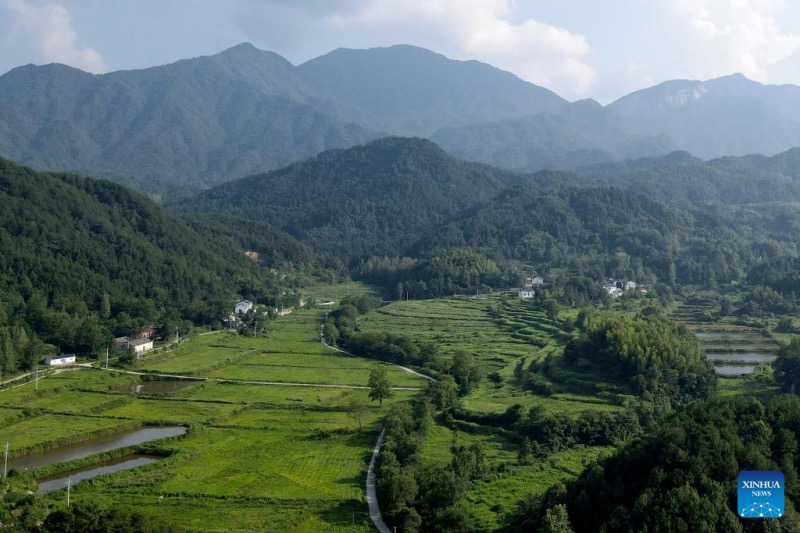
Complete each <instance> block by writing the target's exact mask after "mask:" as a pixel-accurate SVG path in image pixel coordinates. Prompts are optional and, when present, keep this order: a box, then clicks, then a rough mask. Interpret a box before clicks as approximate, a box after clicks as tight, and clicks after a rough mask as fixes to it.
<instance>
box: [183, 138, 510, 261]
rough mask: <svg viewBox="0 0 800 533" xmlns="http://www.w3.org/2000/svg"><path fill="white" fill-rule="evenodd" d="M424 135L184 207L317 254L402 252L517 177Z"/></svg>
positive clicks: (355, 151) (208, 195) (329, 157)
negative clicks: (248, 223)
mask: <svg viewBox="0 0 800 533" xmlns="http://www.w3.org/2000/svg"><path fill="white" fill-rule="evenodd" d="M520 180H521V178H520V177H519V176H517V175H515V174H512V173H509V172H506V171H502V170H499V169H496V168H492V167H487V166H485V165H477V164H471V163H464V162H463V161H460V160H458V159H455V158H454V157H452V156H449V155H447V154H446V153H445V152H444V151H443V150H442V149H441V148H439V147H438V146H436V145H435V144H433V143H431V142H430V141H426V140H423V139H407V138H400V137H389V138H385V139H380V140H378V141H373V142H371V143H368V144H366V145H363V146H358V147H355V148H351V149H347V150H333V151H329V152H325V153H323V154H321V155H319V156H317V157H315V158H312V159H310V160H308V161H304V162H302V163H297V164H294V165H291V166H289V167H286V168H283V169H281V170H277V171H274V172H270V173H268V174H264V175H258V176H252V177H249V178H245V179H242V180H237V181H235V182H233V183H229V184H226V185H224V186H220V187H216V188H214V189H212V190H209V191H206V192H204V193H203V194H201V195H199V196H198V197H197V198H195V199H192V200H190V201H187V202H184V203H182V204H180V205H179V206H178V207H179V208H180V209H181V210H184V211H191V212H209V211H219V212H224V213H231V214H236V215H238V216H241V217H245V218H251V219H255V220H263V221H267V222H269V223H271V224H274V225H275V226H277V227H279V228H281V229H283V230H285V231H287V232H289V233H290V234H292V235H294V236H295V237H297V238H299V239H301V240H302V241H303V242H305V243H306V244H308V245H309V246H310V247H311V248H312V249H313V250H314V251H315V252H316V253H319V254H323V255H324V256H326V257H328V258H329V259H330V258H335V259H338V260H344V261H349V260H350V259H351V258H353V257H356V256H359V255H362V254H376V255H377V254H388V255H398V254H402V253H403V251H404V250H405V248H406V247H407V246H408V245H410V244H411V243H412V242H413V241H414V240H415V239H416V238H417V237H418V236H419V235H421V234H422V233H423V232H425V231H428V230H429V229H430V228H432V227H435V226H436V225H438V224H442V223H444V222H447V221H448V220H449V219H450V218H452V217H453V216H455V215H456V214H458V213H460V212H462V211H463V210H465V209H467V208H469V207H472V206H474V205H477V204H478V203H480V202H485V201H488V200H490V199H491V198H492V197H494V195H496V194H497V193H498V192H500V191H501V190H503V189H504V188H506V187H508V186H509V185H511V184H513V183H515V182H519V181H520Z"/></svg>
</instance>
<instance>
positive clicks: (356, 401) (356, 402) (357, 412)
mask: <svg viewBox="0 0 800 533" xmlns="http://www.w3.org/2000/svg"><path fill="white" fill-rule="evenodd" d="M347 411H348V413H349V414H350V417H351V418H352V419H353V420H355V421H356V422H358V431H359V432H360V431H361V426H362V424H363V422H364V418H366V416H367V414H368V413H369V406H368V405H367V404H365V403H364V402H363V401H362V400H361V399H360V398H358V397H353V398H352V399H351V400H350V403H349V404H348V406H347Z"/></svg>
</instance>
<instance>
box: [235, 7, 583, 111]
mask: <svg viewBox="0 0 800 533" xmlns="http://www.w3.org/2000/svg"><path fill="white" fill-rule="evenodd" d="M317 4H318V3H317V2H315V3H314V6H315V7H313V8H310V7H309V6H308V5H307V4H306V5H304V3H303V2H297V3H287V2H284V1H277V2H276V1H272V2H266V3H259V2H254V1H253V0H250V1H246V0H244V1H243V2H242V3H241V16H240V21H241V23H242V25H243V27H244V30H245V31H246V32H247V33H248V34H249V35H250V36H251V38H253V39H254V40H256V41H260V42H265V43H266V44H267V45H268V46H270V47H273V48H276V49H277V51H279V52H281V53H289V54H292V53H293V52H294V53H297V52H300V53H302V54H303V55H306V56H308V57H311V56H312V55H317V54H319V53H324V52H327V51H328V50H329V49H331V48H337V47H341V46H350V47H362V46H387V45H391V44H399V43H404V44H415V45H418V46H423V47H427V48H430V49H432V50H434V51H436V52H439V53H443V54H445V55H447V56H449V57H452V58H454V59H478V60H481V61H485V62H487V63H490V64H492V65H494V66H496V67H498V68H501V69H504V70H508V71H511V72H513V73H515V74H516V75H518V76H519V77H521V78H523V79H525V80H528V81H531V82H533V83H536V84H539V85H543V86H545V87H547V88H549V89H552V90H554V91H556V92H558V93H559V94H561V95H564V96H568V97H580V96H585V95H586V94H588V93H589V91H590V90H591V89H592V88H593V86H594V83H595V72H594V69H593V68H592V67H591V66H590V65H589V63H588V62H587V59H588V58H589V57H590V55H591V53H592V49H591V47H590V46H589V44H588V43H587V42H586V39H585V38H584V37H583V36H582V35H579V34H576V33H572V32H570V31H567V30H566V29H563V28H559V27H557V26H554V25H551V24H546V23H544V22H540V21H537V20H534V19H525V20H515V15H516V13H517V10H516V2H515V1H513V0H359V1H353V0H350V1H348V2H346V3H345V4H344V6H345V7H341V6H342V4H339V3H336V4H332V3H327V2H326V3H323V5H322V6H321V7H320V6H318V5H317ZM333 6H336V8H334V7H333ZM337 8H338V9H337ZM301 15H302V16H301ZM292 21H297V25H296V26H295V25H293V22H292ZM298 41H301V42H305V43H308V42H309V41H312V42H313V43H314V44H315V45H316V47H317V49H314V50H311V49H309V48H305V49H300V50H298V49H297V48H296V46H297V45H296V43H297V42H298ZM321 46H326V47H328V48H327V49H319V48H320V47H321Z"/></svg>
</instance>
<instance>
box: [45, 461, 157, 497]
mask: <svg viewBox="0 0 800 533" xmlns="http://www.w3.org/2000/svg"><path fill="white" fill-rule="evenodd" d="M160 459H162V458H161V457H154V456H150V455H139V454H131V455H126V456H124V457H119V458H117V459H111V460H108V461H103V462H102V463H95V464H93V465H89V466H86V467H84V468H79V469H76V470H72V471H70V472H66V473H63V472H62V473H61V474H58V475H56V476H51V477H48V478H44V479H42V480H41V481H39V486H38V487H37V488H36V492H37V494H45V493H48V492H53V491H56V490H61V489H65V488H66V487H67V482H68V481H69V482H70V483H71V484H72V485H75V484H76V483H78V482H80V481H84V480H86V479H92V478H93V477H97V476H103V475H106V474H113V473H114V472H121V471H123V470H131V469H133V468H136V467H138V466H144V465H149V464H151V463H155V462H157V461H159V460H160Z"/></svg>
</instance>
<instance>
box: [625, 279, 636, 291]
mask: <svg viewBox="0 0 800 533" xmlns="http://www.w3.org/2000/svg"><path fill="white" fill-rule="evenodd" d="M638 286H639V285H638V284H637V283H636V282H635V281H626V282H625V287H624V289H625V290H626V291H632V290H634V289H635V288H636V287H638Z"/></svg>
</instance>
